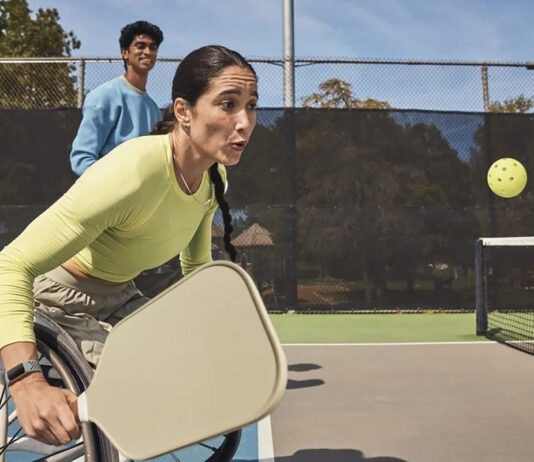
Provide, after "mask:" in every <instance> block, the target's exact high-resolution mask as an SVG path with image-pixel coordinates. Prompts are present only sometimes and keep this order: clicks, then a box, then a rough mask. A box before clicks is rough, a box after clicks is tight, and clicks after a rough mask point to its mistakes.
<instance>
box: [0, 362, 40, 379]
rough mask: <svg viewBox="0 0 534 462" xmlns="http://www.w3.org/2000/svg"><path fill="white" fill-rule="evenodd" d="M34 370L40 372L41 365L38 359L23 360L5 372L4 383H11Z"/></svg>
mask: <svg viewBox="0 0 534 462" xmlns="http://www.w3.org/2000/svg"><path fill="white" fill-rule="evenodd" d="M34 372H42V369H41V365H40V364H39V361H35V360H33V359H32V360H29V361H24V362H22V363H20V364H17V365H16V366H15V367H12V368H11V369H9V370H8V371H7V372H6V383H7V385H8V386H9V385H11V384H12V383H14V382H16V381H17V380H19V379H21V378H22V377H26V376H27V375H29V374H32V373H34Z"/></svg>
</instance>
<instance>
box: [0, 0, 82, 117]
mask: <svg viewBox="0 0 534 462" xmlns="http://www.w3.org/2000/svg"><path fill="white" fill-rule="evenodd" d="M59 19H60V17H59V13H58V11H57V9H55V8H52V9H42V8H39V9H38V10H37V13H36V14H35V16H34V17H32V11H31V10H30V9H29V7H28V3H27V1H26V0H0V56H3V57H59V56H70V55H71V51H72V50H74V49H78V48H80V41H79V40H78V39H77V38H76V36H75V35H74V33H73V32H72V31H70V32H66V31H65V30H64V29H63V27H61V25H60V24H59ZM73 70H74V66H72V65H69V64H65V63H51V64H48V63H47V64H29V63H28V64H26V63H25V64H0V108H47V107H75V106H76V102H77V91H76V88H75V81H76V79H75V78H74V77H72V75H71V74H72V72H73Z"/></svg>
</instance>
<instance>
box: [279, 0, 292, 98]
mask: <svg viewBox="0 0 534 462" xmlns="http://www.w3.org/2000/svg"><path fill="white" fill-rule="evenodd" d="M282 1H283V9H284V107H289V108H292V107H295V45H294V40H293V37H294V34H293V0H282Z"/></svg>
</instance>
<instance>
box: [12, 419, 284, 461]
mask: <svg viewBox="0 0 534 462" xmlns="http://www.w3.org/2000/svg"><path fill="white" fill-rule="evenodd" d="M270 425H271V424H270V419H269V418H266V419H263V420H262V421H260V422H259V423H255V424H252V425H249V426H248V427H245V428H244V429H243V433H242V436H241V443H240V445H239V448H238V450H237V452H236V454H235V456H234V459H233V461H234V462H259V461H260V460H261V462H270V461H274V457H273V455H272V451H273V448H272V437H271V427H270ZM260 448H261V449H260ZM201 455H202V448H201V447H199V446H193V447H191V448H185V449H182V450H180V451H177V452H176V456H177V457H178V458H179V460H180V462H198V461H199V460H204V459H203V458H201ZM38 457H39V456H38V455H36V454H34V453H29V452H21V451H13V452H10V453H9V454H8V456H7V462H29V461H32V460H35V459H36V458H38ZM260 457H261V459H260ZM150 460H151V461H157V462H175V461H176V458H175V457H172V456H171V455H164V456H161V457H156V458H154V459H150Z"/></svg>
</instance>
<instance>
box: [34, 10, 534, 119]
mask: <svg viewBox="0 0 534 462" xmlns="http://www.w3.org/2000/svg"><path fill="white" fill-rule="evenodd" d="M28 3H29V5H30V8H31V9H32V10H34V11H36V10H37V9H38V8H52V7H53V8H57V9H58V11H59V14H60V17H61V19H60V23H61V25H62V26H63V28H64V29H65V30H67V31H69V30H72V31H74V33H75V34H76V36H77V37H78V38H79V39H80V40H81V42H82V46H81V48H80V49H79V50H75V51H74V52H73V56H76V57H80V56H84V57H119V46H118V37H119V33H120V29H121V28H122V27H123V26H124V25H125V24H128V23H130V22H133V21H136V20H138V19H145V20H148V21H150V22H153V23H155V24H157V25H159V26H160V28H161V29H162V30H163V32H164V35H165V40H164V42H163V43H162V45H161V47H160V52H159V56H160V57H167V58H179V57H183V56H185V55H186V54H187V53H188V52H190V51H192V50H193V49H195V48H198V47H200V46H203V45H207V44H212V43H218V44H222V45H226V46H228V47H230V48H233V49H235V50H238V51H239V52H241V53H242V54H243V55H245V56H246V57H249V58H252V57H261V58H280V57H281V56H282V54H283V39H282V25H283V24H282V0H91V1H88V0H28ZM294 12H295V22H294V28H295V55H296V57H301V58H310V57H318V58H371V59H373V58H376V59H404V60H406V59H413V60H448V61H451V60H455V61H501V62H502V61H506V62H510V61H519V62H526V61H534V29H533V28H532V24H531V22H532V18H533V17H534V1H532V0H294ZM92 66H93V67H91V65H90V64H88V65H87V68H86V86H87V89H92V88H94V87H95V86H97V85H98V84H100V83H102V82H103V81H105V80H107V79H109V78H111V77H112V76H114V75H117V74H118V73H121V72H122V68H121V65H120V64H117V65H113V64H109V65H106V66H105V65H103V64H101V65H100V67H98V66H97V65H92ZM175 67H176V65H175V64H169V63H158V65H157V66H156V68H155V69H154V71H153V73H152V74H151V78H150V79H149V83H148V91H149V93H150V94H151V95H152V96H153V97H154V99H156V101H157V102H158V104H160V105H161V106H164V105H166V104H168V102H169V101H168V100H169V94H170V89H169V87H170V81H171V80H172V75H173V72H174V69H175ZM255 67H256V70H257V71H258V74H259V75H260V87H259V90H260V101H259V105H260V106H263V107H265V106H271V107H272V106H274V107H280V106H282V105H283V91H282V82H283V75H282V69H281V68H280V67H277V66H273V65H268V64H261V65H260V64H256V65H255ZM437 71H439V72H437ZM437 71H436V69H435V68H433V69H420V68H419V69H418V68H414V67H410V68H408V67H404V68H402V69H400V68H399V69H392V68H391V67H390V68H387V67H381V68H380V67H379V66H370V67H369V66H367V67H361V66H360V67H358V66H354V65H351V66H345V67H343V66H334V67H326V66H323V67H320V66H312V67H300V68H297V70H296V86H295V87H296V92H297V98H296V99H297V105H299V102H301V101H302V99H303V98H304V97H305V96H307V95H309V94H311V93H312V92H314V91H317V86H318V85H319V84H320V83H321V82H323V81H324V80H326V79H328V78H332V77H338V78H341V79H343V80H345V81H347V82H350V83H351V84H352V85H353V89H354V93H356V95H355V96H357V97H358V98H360V99H366V98H375V99H379V100H383V101H388V102H390V103H391V104H392V106H394V107H397V108H416V109H440V110H463V111H482V110H483V102H482V97H481V95H482V90H481V77H480V75H481V73H480V69H479V68H465V67H464V68H456V69H450V68H448V69H445V68H442V69H439V70H437ZM520 94H524V95H525V96H527V97H534V71H527V70H525V69H524V68H523V69H512V70H507V69H503V68H500V69H495V70H492V69H490V99H491V100H492V101H495V100H499V101H503V100H504V99H507V98H515V97H517V96H518V95H520Z"/></svg>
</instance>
